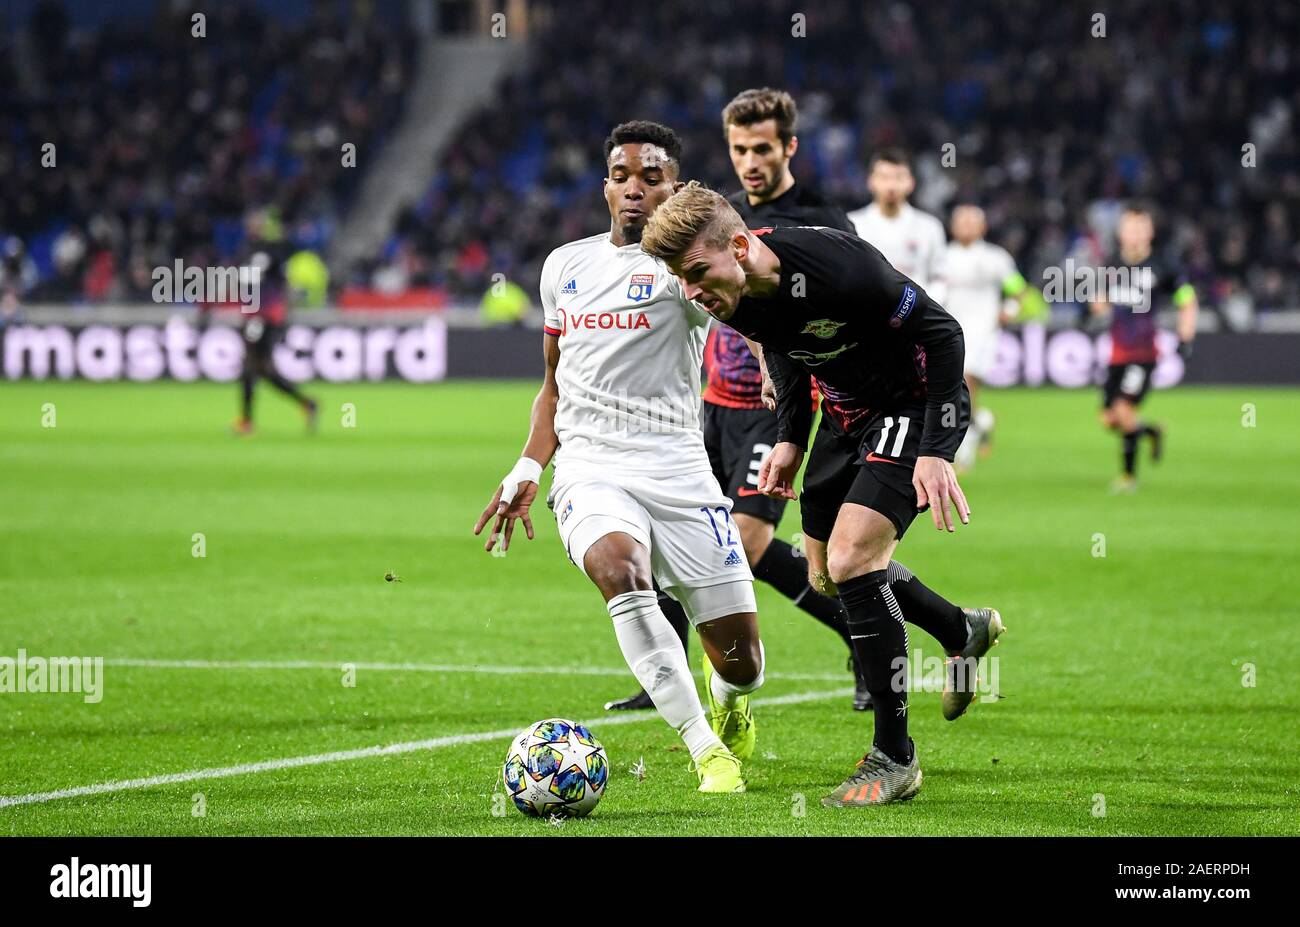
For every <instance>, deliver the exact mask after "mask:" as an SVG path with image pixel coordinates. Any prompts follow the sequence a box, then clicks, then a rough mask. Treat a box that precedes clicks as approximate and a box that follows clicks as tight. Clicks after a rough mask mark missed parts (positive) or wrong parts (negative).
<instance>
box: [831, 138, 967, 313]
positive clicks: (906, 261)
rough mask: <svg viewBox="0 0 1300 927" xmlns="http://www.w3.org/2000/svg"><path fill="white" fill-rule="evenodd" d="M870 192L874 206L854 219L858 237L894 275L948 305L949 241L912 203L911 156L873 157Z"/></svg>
mask: <svg viewBox="0 0 1300 927" xmlns="http://www.w3.org/2000/svg"><path fill="white" fill-rule="evenodd" d="M867 189H868V190H870V191H871V202H870V203H869V204H868V205H866V206H864V207H862V208H861V209H855V210H854V211H853V212H851V213H849V221H850V222H852V223H853V227H854V228H856V229H857V231H858V237H859V238H862V239H864V240H865V241H868V242H870V243H871V244H873V245H874V246H875V247H876V250H877V251H879V252H880V253H881V254H883V255H884V256H885V260H887V261H888V262H889V263H890V264H893V265H894V269H895V270H897V271H898V272H899V273H901V274H903V275H904V276H907V277H911V278H912V280H913V282H915V283H919V284H920V285H921V289H923V290H925V292H926V293H928V294H929V296H930V298H931V299H933V300H934V301H935V302H937V303H939V304H940V305H947V303H946V302H945V301H944V300H945V298H946V295H947V294H946V293H945V278H944V270H943V257H944V249H945V248H946V246H947V238H946V236H945V235H944V232H943V223H942V222H940V221H939V220H938V219H936V218H935V217H934V216H932V215H930V214H929V213H928V212H924V211H923V210H920V209H917V208H916V207H915V206H913V205H912V204H911V203H909V202H908V201H907V198H908V197H910V196H911V195H912V191H913V190H915V189H916V178H915V177H913V176H912V167H911V165H910V163H909V162H908V160H907V155H906V154H905V153H903V152H902V151H900V150H899V149H897V148H885V149H883V150H881V151H878V152H876V153H875V154H874V155H872V156H871V164H870V167H869V170H868V173H867Z"/></svg>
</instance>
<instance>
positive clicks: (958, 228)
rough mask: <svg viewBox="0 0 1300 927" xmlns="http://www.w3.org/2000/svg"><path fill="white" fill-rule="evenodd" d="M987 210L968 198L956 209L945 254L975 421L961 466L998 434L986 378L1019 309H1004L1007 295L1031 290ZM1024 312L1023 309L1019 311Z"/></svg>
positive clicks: (960, 468) (961, 455)
mask: <svg viewBox="0 0 1300 927" xmlns="http://www.w3.org/2000/svg"><path fill="white" fill-rule="evenodd" d="M987 231H988V224H987V223H986V221H985V219H984V210H982V209H980V208H979V207H978V206H973V205H970V204H964V205H961V206H958V207H957V208H955V209H954V210H953V211H952V238H953V240H952V241H951V242H949V243H948V247H947V251H946V254H945V256H944V260H943V267H944V274H945V275H946V277H947V283H948V287H947V288H948V297H947V302H946V303H945V304H944V308H945V309H947V310H948V312H949V314H950V315H952V317H953V318H954V319H956V320H957V322H958V323H959V324H960V325H961V330H962V335H963V336H965V338H966V386H967V387H968V388H969V389H970V402H971V409H972V412H971V427H970V428H969V429H967V431H966V437H965V439H963V441H962V444H961V447H960V448H959V449H958V450H957V459H956V461H955V464H956V466H957V470H958V472H961V471H963V470H969V469H970V468H971V467H972V466H974V464H975V455H976V451H978V450H979V448H980V447H981V446H985V447H986V446H988V443H989V441H990V440H991V438H992V435H993V422H994V419H993V413H992V412H990V411H989V410H988V409H987V408H985V407H983V406H981V405H980V383H981V381H983V379H984V377H985V375H986V374H987V373H988V369H989V367H991V366H992V365H993V360H994V358H995V357H996V356H997V348H998V331H999V330H1000V328H1001V326H1002V324H1003V323H1005V322H1009V321H1011V320H1012V319H1013V318H1014V317H1015V316H1014V315H1004V313H1003V308H1002V304H1003V299H1004V298H1010V299H1014V300H1016V302H1017V304H1019V302H1020V301H1021V300H1023V299H1024V298H1025V297H1026V295H1027V294H1028V293H1030V292H1031V290H1030V287H1029V284H1028V283H1027V282H1026V281H1025V278H1024V277H1022V276H1021V275H1020V272H1019V271H1017V270H1016V262H1015V259H1014V258H1012V257H1011V255H1010V254H1008V253H1007V251H1006V249H1004V248H999V247H998V246H997V245H994V244H990V243H989V242H987V241H985V240H984V234H985V233H986V232H987ZM1017 314H1018V313H1017Z"/></svg>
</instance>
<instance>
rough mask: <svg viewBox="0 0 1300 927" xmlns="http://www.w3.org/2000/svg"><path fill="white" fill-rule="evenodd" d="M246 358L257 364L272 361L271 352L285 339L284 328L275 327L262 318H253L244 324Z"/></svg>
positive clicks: (281, 326) (280, 326)
mask: <svg viewBox="0 0 1300 927" xmlns="http://www.w3.org/2000/svg"><path fill="white" fill-rule="evenodd" d="M243 335H244V349H245V352H246V353H245V357H246V358H247V359H248V360H250V361H254V362H257V363H266V362H268V361H270V360H271V351H272V350H274V348H275V346H276V345H277V344H279V343H280V341H281V340H282V339H283V338H284V326H283V325H273V324H270V323H268V322H266V321H265V320H263V319H261V318H257V317H254V318H251V319H249V320H248V321H247V322H245V323H244V332H243Z"/></svg>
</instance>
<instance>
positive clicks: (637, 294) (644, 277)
mask: <svg viewBox="0 0 1300 927" xmlns="http://www.w3.org/2000/svg"><path fill="white" fill-rule="evenodd" d="M654 288H655V275H654V274H633V275H632V281H631V283H629V284H628V287H627V298H628V299H630V300H632V302H634V303H639V302H641V300H643V299H649V298H650V293H651V291H653V290H654Z"/></svg>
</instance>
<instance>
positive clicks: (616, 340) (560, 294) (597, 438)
mask: <svg viewBox="0 0 1300 927" xmlns="http://www.w3.org/2000/svg"><path fill="white" fill-rule="evenodd" d="M541 297H542V308H543V309H544V310H545V314H546V331H547V333H548V334H551V335H556V336H557V337H558V338H559V339H560V362H559V367H558V368H557V369H556V381H557V383H558V384H559V388H560V397H559V404H558V406H557V408H556V411H555V433H556V435H557V436H558V437H559V439H560V448H559V450H558V451H557V452H556V455H555V467H556V473H557V476H558V474H559V473H560V471H561V470H563V471H564V472H565V473H566V476H567V475H571V474H572V473H574V472H587V471H592V470H594V471H598V472H600V473H601V474H602V475H604V476H611V475H617V474H618V473H620V472H625V473H633V474H647V473H653V474H658V475H662V476H670V475H675V474H681V473H691V472H696V471H701V470H703V471H706V472H707V471H708V470H709V456H708V454H707V453H706V452H705V450H704V437H703V435H702V434H701V432H700V371H701V366H702V363H703V358H704V340H705V335H706V334H707V332H708V327H709V316H708V314H707V313H705V312H704V310H703V309H701V308H700V307H699V306H697V305H696V304H695V303H693V302H691V301H690V300H688V299H687V298H686V297H685V295H684V294H683V292H682V288H681V284H680V283H679V282H678V280H677V278H676V277H674V276H673V275H672V273H670V272H669V270H668V267H667V266H666V265H665V264H663V263H662V262H661V261H659V260H658V259H656V258H653V257H651V256H650V255H648V254H646V253H645V252H644V251H642V250H641V246H640V244H631V245H625V246H623V247H621V248H620V247H618V246H616V245H615V244H614V243H613V242H611V241H610V240H609V233H608V232H603V233H601V234H600V235H593V236H592V237H590V238H584V239H581V240H580V241H574V242H570V243H569V244H567V245H561V246H560V247H559V248H556V249H555V250H554V251H552V252H551V253H550V255H549V256H548V257H547V258H546V263H545V264H544V265H543V266H542V283H541Z"/></svg>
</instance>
